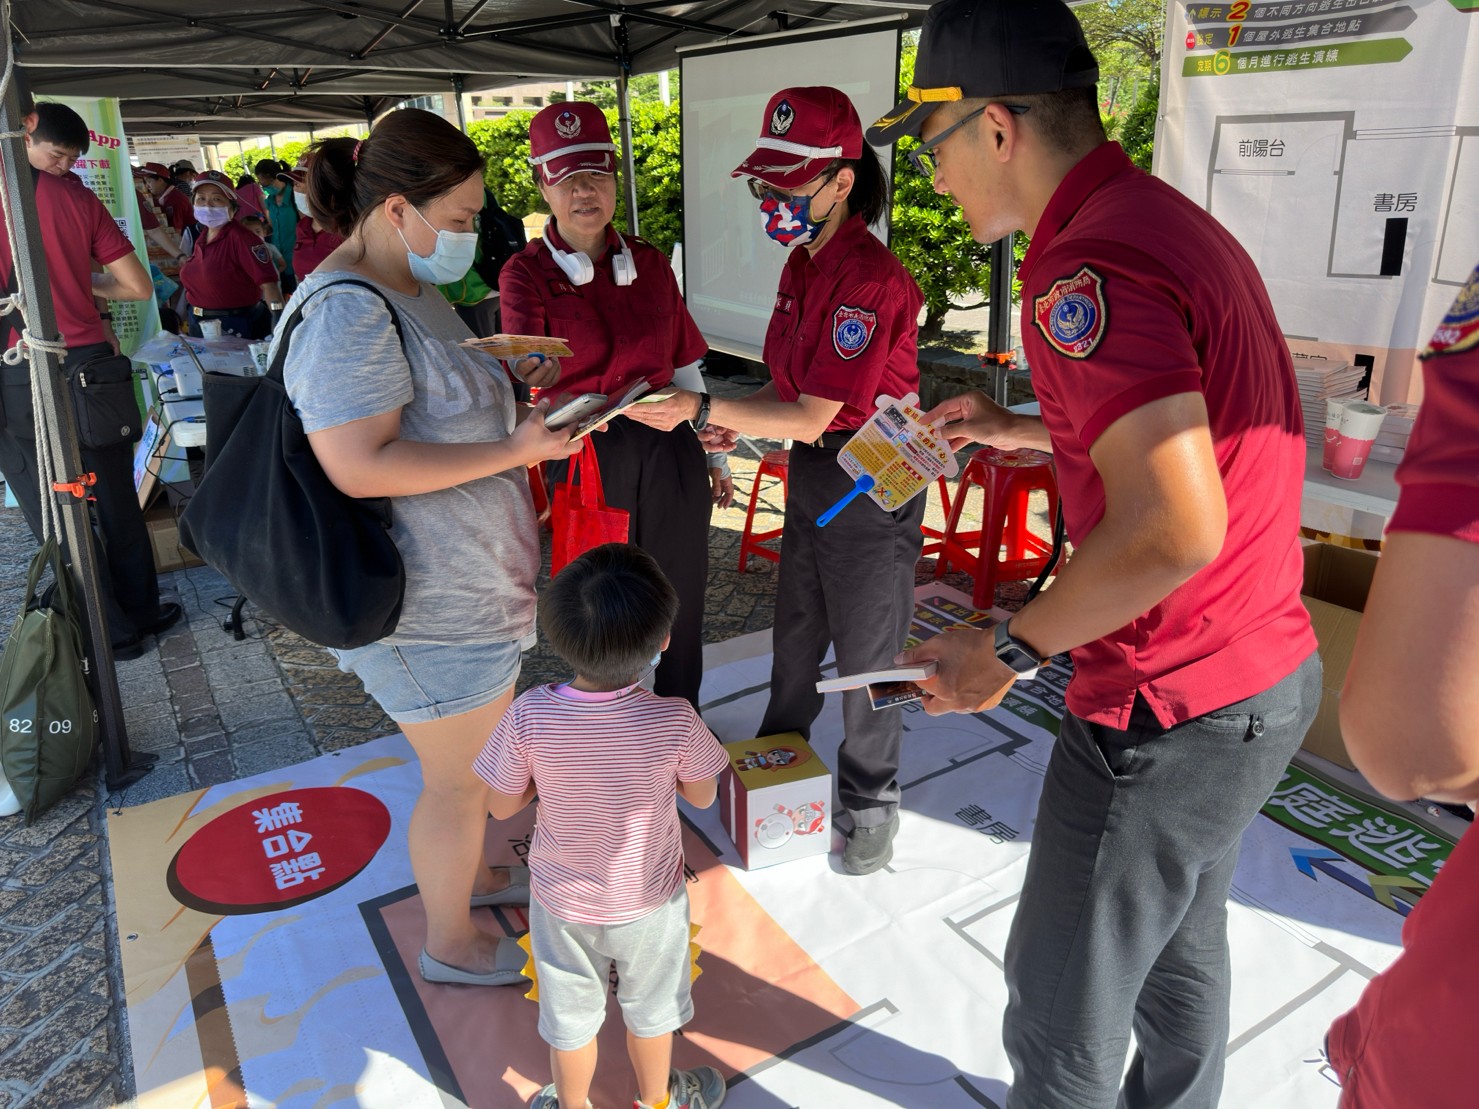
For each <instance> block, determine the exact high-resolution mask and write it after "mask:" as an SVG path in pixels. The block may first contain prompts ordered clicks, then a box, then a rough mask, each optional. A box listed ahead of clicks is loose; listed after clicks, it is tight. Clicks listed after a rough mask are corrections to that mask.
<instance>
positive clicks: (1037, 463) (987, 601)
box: [935, 447, 1058, 610]
mask: <svg viewBox="0 0 1479 1109" xmlns="http://www.w3.org/2000/svg"><path fill="white" fill-rule="evenodd" d="M972 486H976V487H979V488H980V490H981V492H982V494H983V496H984V498H985V499H984V501H983V503H982V506H981V528H980V530H978V531H961V530H960V516H961V511H962V509H964V508H965V501H966V494H967V493H969V492H970V490H971V487H972ZM1038 489H1041V490H1043V491H1044V492H1045V493H1047V495H1048V519H1050V520H1051V519H1052V518H1053V517H1054V516H1055V515H1056V514H1057V511H1058V482H1057V480H1056V479H1055V478H1054V476H1053V464H1052V458H1051V457H1050V456H1049V455H1046V454H1043V453H1042V452H1041V451H1033V450H1014V451H1001V450H996V449H995V448H993V447H984V448H982V449H981V450H979V451H977V452H976V453H975V454H974V455H973V456H972V457H971V460H970V462H969V463H967V465H966V468H965V473H964V474H962V475H961V478H960V487H959V488H958V489H957V490H956V491H955V504H954V505H953V506H952V507H951V509H950V521H949V523H948V524H947V525H946V527H945V536H944V539H943V541H942V542H943V550H941V551H940V558H939V561H938V562H937V563H936V565H935V577H936V578H939V577H943V576H944V574H945V571H946V570H948V569H949V568H950V567H952V566H953V567H955V568H956V569H957V570H967V571H969V572H970V573H971V575H972V576H973V577H974V578H975V583H976V587H975V592H974V593H973V595H972V597H973V599H972V604H974V605H975V606H976V608H978V609H982V610H985V609H988V608H990V607H991V605H992V604H993V603H994V601H995V599H996V586H997V584H998V583H999V582H1004V581H1026V580H1028V579H1030V578H1035V577H1037V576H1038V575H1039V574H1041V573H1042V572H1043V569H1044V568H1045V567H1046V566H1047V564H1048V558H1049V557H1050V556H1051V555H1052V552H1053V548H1052V544H1051V543H1049V542H1047V541H1046V540H1043V539H1039V538H1038V537H1037V536H1035V535H1033V534H1032V532H1030V531H1028V530H1027V515H1028V507H1027V506H1028V498H1029V497H1031V495H1032V493H1033V491H1034V490H1038Z"/></svg>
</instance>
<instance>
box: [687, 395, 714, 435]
mask: <svg viewBox="0 0 1479 1109" xmlns="http://www.w3.org/2000/svg"><path fill="white" fill-rule="evenodd" d="M688 423H689V424H690V425H691V426H692V427H693V430H694V431H702V430H703V429H704V428H706V427H708V426H709V394H708V393H700V394H699V395H698V415H697V416H695V417H693V419H691V420H689V421H688Z"/></svg>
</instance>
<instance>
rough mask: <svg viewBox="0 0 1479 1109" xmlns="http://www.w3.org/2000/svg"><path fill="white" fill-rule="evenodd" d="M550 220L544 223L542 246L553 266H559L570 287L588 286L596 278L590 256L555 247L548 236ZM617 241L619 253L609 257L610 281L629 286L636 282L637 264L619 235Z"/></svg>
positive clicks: (594, 267)
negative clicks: (546, 250) (619, 244)
mask: <svg viewBox="0 0 1479 1109" xmlns="http://www.w3.org/2000/svg"><path fill="white" fill-rule="evenodd" d="M551 222H552V221H551V220H550V219H546V220H545V221H544V235H543V236H542V238H543V239H544V245H545V247H546V248H548V250H549V252H550V257H552V258H554V260H555V265H557V266H559V267H560V269H561V270H562V271H563V272H564V274H565V276H566V277H568V278H569V279H570V284H572V285H589V284H590V283H591V281H592V280H593V279H594V278H595V276H596V266H595V263H594V262H592V261H591V256H590V255H589V254H587V253H586V252H585V251H583V250H561V249H560V248H559V247H557V246H556V245H555V241H554V238H553V236H552V235H551V234H550V231H551V228H550V224H551ZM617 239H619V240H620V241H621V252H620V253H619V254H614V255H612V257H611V279H612V280H613V281H615V282H616V283H617V284H618V285H630V284H631V283H632V282H633V281H635V280H637V263H636V261H635V260H634V259H633V258H632V248H631V247H630V246H628V245H627V241H626V240H625V239H623V238H622V237H621V236H620V235H617Z"/></svg>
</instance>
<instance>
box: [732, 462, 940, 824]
mask: <svg viewBox="0 0 1479 1109" xmlns="http://www.w3.org/2000/svg"><path fill="white" fill-rule="evenodd" d="M852 487H853V482H852V479H851V478H850V477H848V476H847V474H846V473H845V472H844V471H843V469H842V467H841V466H839V465H838V464H837V452H836V451H835V450H822V449H819V448H816V447H811V446H807V445H804V444H800V443H798V444H796V445H795V446H793V447H792V448H791V468H790V474H789V478H788V488H787V491H786V530H785V534H784V536H783V537H782V539H781V564H780V582H779V584H778V586H777V589H776V598H775V630H774V632H773V638H772V642H773V644H774V655H773V660H772V669H771V674H770V704H769V705H768V706H767V707H766V710H765V719H764V721H763V722H762V723H761V725H760V734H761V735H772V734H774V733H776V732H787V731H797V732H800V733H801V734H802V735H803V736H806V737H807V738H810V734H811V725H812V722H813V721H814V720H816V718H817V715H818V714H819V713H820V712H821V711H822V702H823V700H824V695H823V694H821V693H818V692H817V689H816V683H817V681H818V680H819V678H820V677H821V664H822V660H823V658H824V657H825V656H826V654H827V645H828V644H829V643H831V644H835V646H836V653H837V670H838V673H839V674H856V673H859V672H861V671H866V670H877V669H882V668H885V667H887V666H889V665H890V664H891V663H892V662H893V659H894V656H895V655H897V654H898V653H899V652H900V651H902V650H903V649H904V640H905V639H906V638H907V637H908V635H909V624H910V620H911V619H912V617H913V615H914V568H915V564H916V563H917V562H918V561H919V551H920V546H921V544H922V542H923V535H922V534H921V532H920V530H919V525H920V523H921V521H923V519H924V505H925V498H924V496H923V495H921V496H918V497H915V498H914V499H913V500H912V501H910V502H909V503H908V504H906V505H905V506H904V507H903V508H901V509H899V510H898V511H896V512H885V511H884V510H883V509H881V508H879V507H878V505H877V504H875V503H874V502H873V501H872V500H870V499H868V498H867V497H859V498H858V499H857V500H856V501H854V502H853V503H852V504H850V505H848V506H847V508H845V509H843V510H842V512H841V513H839V514H838V516H837V517H836V518H835V519H834V520H833V521H832V522H831V523H829V524H828V525H827V526H826V527H824V528H819V527H817V526H816V519H817V517H818V516H820V515H821V514H822V513H823V512H825V511H826V510H827V509H828V508H830V507H831V506H832V505H833V504H835V503H836V502H837V500H838V499H839V498H841V497H842V496H844V495H845V494H846V493H847V492H848V491H849V490H851V489H852ZM842 719H843V732H844V740H843V744H842V750H841V751H840V752H839V754H838V757H837V791H838V796H839V798H840V800H841V802H842V807H843V808H844V809H846V810H847V812H848V813H849V814H850V815H851V816H852V819H853V823H854V824H855V825H856V826H857V827H860V828H870V827H876V826H877V825H879V824H883V823H886V822H887V821H888V819H889V818H890V817H892V816H893V814H894V812H895V811H896V810H897V809H898V807H899V782H898V771H899V749H900V746H901V744H902V742H903V734H904V718H903V710H902V709H899V708H890V709H882V710H879V711H877V712H875V711H873V708H872V706H871V705H870V704H869V701H868V691H867V690H866V689H852V690H848V691H847V692H845V693H844V694H843V695H842Z"/></svg>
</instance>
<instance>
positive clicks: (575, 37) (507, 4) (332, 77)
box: [11, 0, 928, 134]
mask: <svg viewBox="0 0 1479 1109" xmlns="http://www.w3.org/2000/svg"><path fill="white" fill-rule="evenodd" d="M782 2H783V3H784V4H785V6H784V8H781V9H778V8H777V3H776V0H718V2H715V0H687V2H683V0H674V2H663V0H656V2H653V0H640V2H638V3H635V4H629V5H625V6H623V5H620V4H618V3H616V2H615V0H232V2H230V3H221V2H219V0H13V3H12V6H11V23H12V29H13V38H14V42H15V50H16V60H17V61H18V62H19V63H20V64H21V65H23V66H25V67H26V75H27V78H28V80H29V81H30V85H31V89H32V92H33V93H34V94H36V95H37V96H46V95H48V94H52V95H76V96H116V97H118V98H120V99H121V100H122V101H124V104H123V110H124V118H125V119H127V120H137V121H138V123H139V124H141V125H149V126H150V127H151V128H152V125H155V124H160V125H167V126H162V127H161V128H160V129H164V130H169V129H175V130H179V129H189V130H198V131H200V132H202V133H211V134H226V133H228V132H230V129H231V128H232V127H233V126H236V127H247V126H253V125H251V124H249V123H248V121H249V120H251V119H255V120H256V121H257V122H256V123H255V125H254V126H255V131H247V132H245V133H249V134H250V133H256V134H260V133H262V130H263V123H264V122H270V121H271V120H275V119H282V120H287V121H290V122H294V123H299V124H302V123H307V122H322V123H328V122H347V121H362V120H364V118H365V108H366V104H365V98H366V97H368V98H371V99H372V100H376V101H384V102H385V103H383V104H376V105H370V107H371V108H372V109H373V110H383V109H384V107H388V106H390V104H392V103H394V102H395V101H396V100H399V99H404V98H406V97H412V96H418V95H424V94H429V93H438V92H447V91H450V90H452V89H453V88H455V87H456V86H455V85H454V77H455V78H456V79H458V80H460V82H461V85H462V88H463V89H464V91H471V90H478V89H489V88H497V87H500V86H504V85H511V84H518V83H520V82H523V81H530V80H548V79H558V80H566V79H571V78H601V77H615V76H617V75H618V74H619V73H620V72H621V70H622V60H621V56H622V45H623V44H624V46H625V53H626V60H627V64H628V65H629V66H630V72H633V73H643V72H654V71H656V70H660V69H666V68H670V67H672V66H673V65H676V64H677V58H678V48H679V47H682V46H693V45H714V44H718V43H722V42H725V41H729V42H738V41H741V40H742V39H743V38H745V37H749V36H751V35H755V34H765V33H771V32H774V31H776V30H778V29H792V30H799V29H806V30H822V29H825V28H826V27H827V26H829V25H831V24H835V23H840V22H850V21H854V20H859V19H867V18H876V17H878V16H887V15H893V14H896V13H899V12H904V13H906V14H907V15H908V16H909V22H911V23H915V24H917V23H918V22H919V20H920V19H921V18H922V17H923V12H924V10H925V9H926V8H927V6H928V5H927V3H925V2H923V0H914V2H912V3H909V2H906V3H904V4H890V3H887V2H886V0H845V2H841V3H821V2H816V0H782ZM134 101H138V102H141V103H140V104H138V105H135V104H134V103H132V102H134ZM142 102H148V103H150V104H151V105H152V106H151V107H149V108H147V109H143V105H142ZM315 102H318V103H315ZM140 109H142V111H141V110H140ZM326 117H332V119H330V118H326ZM133 129H134V130H139V129H140V127H139V126H135V127H134V128H133Z"/></svg>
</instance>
